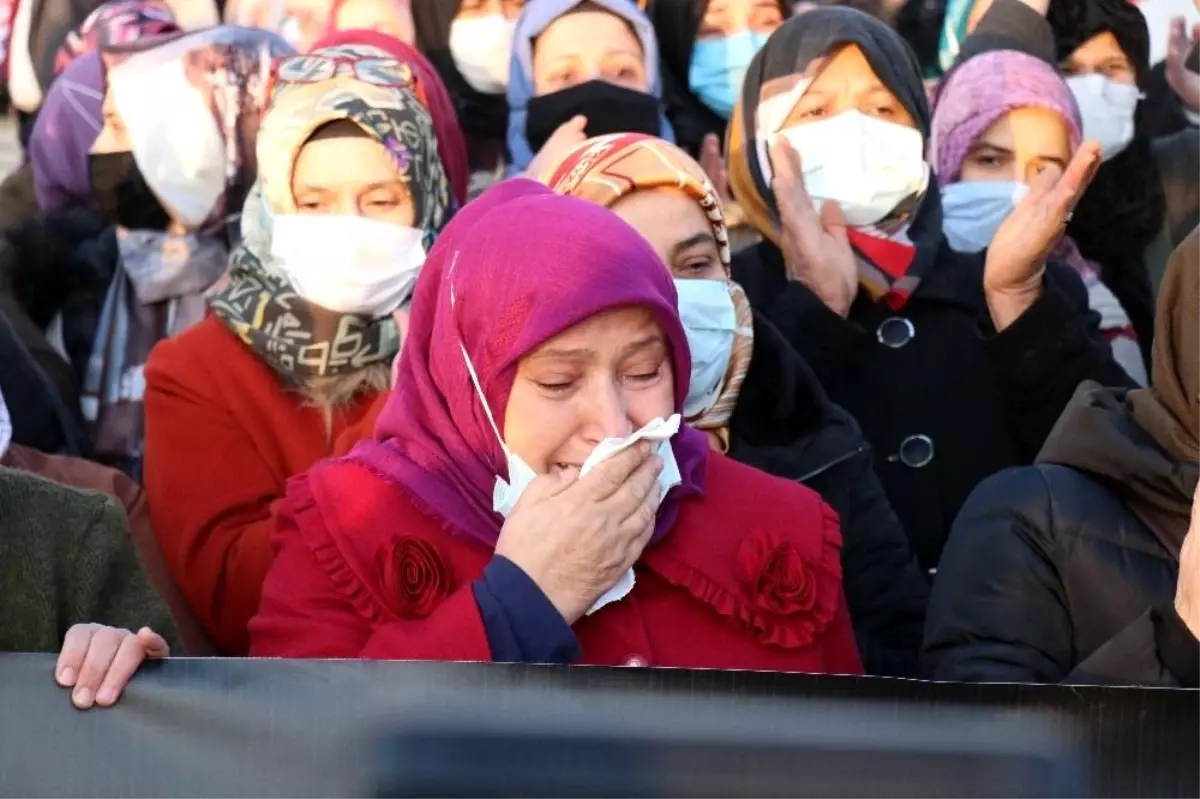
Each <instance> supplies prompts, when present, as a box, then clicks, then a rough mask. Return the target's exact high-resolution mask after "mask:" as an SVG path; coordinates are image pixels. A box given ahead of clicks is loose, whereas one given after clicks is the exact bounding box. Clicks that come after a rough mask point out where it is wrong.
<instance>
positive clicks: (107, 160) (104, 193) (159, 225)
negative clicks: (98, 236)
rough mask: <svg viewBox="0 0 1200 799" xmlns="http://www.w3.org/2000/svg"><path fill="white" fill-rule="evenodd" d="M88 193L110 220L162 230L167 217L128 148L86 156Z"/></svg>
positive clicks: (133, 226)
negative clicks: (120, 151) (126, 150)
mask: <svg viewBox="0 0 1200 799" xmlns="http://www.w3.org/2000/svg"><path fill="white" fill-rule="evenodd" d="M88 175H89V177H90V178H91V181H92V196H93V197H95V199H96V203H97V205H99V206H100V213H102V214H104V218H105V219H107V220H109V221H110V222H116V223H117V224H118V225H120V226H121V227H124V228H129V229H130V230H166V229H167V225H168V224H169V223H170V221H171V218H170V216H169V215H168V214H167V211H166V209H165V208H163V207H162V203H160V202H159V201H158V198H157V197H155V196H154V192H152V191H150V187H149V186H147V185H146V180H145V179H144V178H143V177H142V173H141V171H140V170H138V168H137V163H136V162H135V161H134V160H133V153H132V152H125V153H96V154H93V155H89V156H88Z"/></svg>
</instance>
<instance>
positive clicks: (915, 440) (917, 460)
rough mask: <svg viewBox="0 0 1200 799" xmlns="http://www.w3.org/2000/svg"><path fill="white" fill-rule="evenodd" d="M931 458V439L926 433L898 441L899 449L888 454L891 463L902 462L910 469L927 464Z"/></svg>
mask: <svg viewBox="0 0 1200 799" xmlns="http://www.w3.org/2000/svg"><path fill="white" fill-rule="evenodd" d="M932 460H933V439H932V438H930V437H929V436H927V435H924V434H921V435H915V436H909V437H908V438H906V439H904V440H903V441H901V442H900V451H899V452H897V453H896V454H895V455H889V456H888V461H889V462H891V463H903V464H904V465H905V466H907V467H909V468H910V469H920V468H923V467H925V466H928V465H929V464H930V462H931V461H932Z"/></svg>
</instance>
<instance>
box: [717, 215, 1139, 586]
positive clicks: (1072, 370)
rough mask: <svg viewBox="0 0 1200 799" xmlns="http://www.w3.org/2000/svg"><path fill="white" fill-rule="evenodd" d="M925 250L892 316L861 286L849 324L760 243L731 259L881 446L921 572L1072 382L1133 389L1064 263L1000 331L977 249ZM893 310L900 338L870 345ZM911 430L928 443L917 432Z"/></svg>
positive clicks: (1038, 439) (1038, 440)
mask: <svg viewBox="0 0 1200 799" xmlns="http://www.w3.org/2000/svg"><path fill="white" fill-rule="evenodd" d="M932 246H934V247H937V249H936V252H934V253H930V254H929V255H928V256H926V257H931V258H933V259H934V262H933V264H932V267H931V269H930V270H929V271H928V273H927V274H926V275H925V278H924V279H923V280H922V281H921V283H920V285H919V286H918V287H917V290H916V292H915V293H914V294H913V296H912V297H911V298H910V299H909V301H908V303H907V304H906V305H905V306H904V308H903V309H902V310H901V311H900V312H898V313H893V312H892V311H891V310H890V309H889V308H888V307H887V306H885V305H881V304H877V303H875V302H872V301H871V300H870V299H869V298H868V297H866V296H864V294H863V293H861V292H860V294H859V296H858V298H857V299H856V301H855V302H854V305H853V306H852V307H851V309H850V314H849V317H848V318H847V319H843V318H842V317H840V316H838V315H837V314H836V313H834V312H833V311H831V310H829V308H828V307H826V306H825V304H824V303H823V302H822V301H821V300H820V299H818V298H817V296H816V295H815V294H813V293H812V292H811V291H809V290H808V289H807V288H806V287H805V286H804V285H803V284H801V283H799V282H795V281H791V280H789V279H788V277H787V274H786V270H785V267H784V263H783V257H782V255H781V253H780V251H779V249H778V248H777V247H775V246H774V245H773V244H771V243H769V242H763V243H762V244H759V245H758V246H756V247H753V248H748V249H746V250H743V251H741V252H739V253H738V254H737V255H736V256H735V257H734V265H733V276H734V279H735V280H737V281H738V282H739V283H740V284H741V285H742V286H743V287H744V288H745V290H746V293H747V294H748V295H749V297H750V302H751V304H752V305H753V306H754V308H755V309H756V310H758V311H759V312H761V313H763V314H764V315H765V316H766V317H767V318H768V319H769V320H770V321H771V322H772V323H773V324H774V325H775V326H776V327H777V328H778V329H779V330H780V332H781V333H782V334H783V335H784V337H785V338H786V339H787V340H788V341H789V342H790V343H791V344H792V345H793V346H794V347H795V348H796V349H797V350H798V351H799V353H800V355H801V356H802V357H803V358H804V360H805V361H807V362H808V364H809V365H810V366H811V367H812V369H813V371H814V372H815V373H816V376H817V378H818V379H819V380H820V382H821V385H822V386H824V388H825V390H826V391H827V392H829V396H830V398H831V399H832V400H833V401H834V402H835V403H837V404H838V405H840V406H841V407H843V408H845V409H846V410H847V411H849V412H850V414H851V415H852V416H853V417H854V418H855V419H856V420H857V421H858V423H859V424H860V425H861V426H862V430H863V433H864V434H865V436H866V440H867V441H868V442H869V443H870V444H871V446H872V447H873V448H874V450H875V452H876V453H878V457H877V458H876V462H875V472H876V474H878V475H879V478H880V480H881V481H882V483H883V487H884V489H885V490H886V491H887V496H888V498H889V499H890V501H891V505H892V507H893V508H894V509H895V510H896V512H897V513H898V514H899V516H900V520H901V522H902V523H903V525H904V529H905V531H906V532H907V533H908V536H909V539H910V541H911V542H912V546H913V550H914V551H915V552H916V553H917V556H918V557H919V558H920V560H921V564H922V565H923V566H924V567H925V568H927V569H932V568H935V567H936V566H937V563H938V558H939V557H940V555H941V551H942V546H943V544H944V543H945V540H946V536H947V535H948V534H949V531H950V525H951V523H952V522H953V520H954V517H955V516H956V515H957V513H958V510H959V508H960V507H962V504H963V502H964V501H965V500H966V498H967V496H968V495H969V494H970V493H971V491H972V489H974V488H975V486H977V485H978V484H979V483H980V482H981V481H982V480H983V479H984V478H986V477H988V476H989V475H992V474H995V473H996V472H998V471H1000V470H1002V469H1004V468H1006V467H1009V466H1014V465H1021V464H1028V463H1031V462H1032V461H1033V458H1034V456H1035V455H1036V454H1037V452H1038V450H1039V449H1040V448H1041V445H1042V442H1043V441H1044V440H1045V438H1046V435H1047V434H1048V433H1049V432H1050V429H1051V428H1052V427H1053V425H1054V422H1055V420H1056V419H1057V418H1058V416H1059V414H1060V413H1061V412H1062V409H1063V407H1064V406H1065V405H1066V404H1067V402H1068V400H1070V398H1071V395H1072V393H1073V392H1074V391H1075V388H1076V386H1078V385H1079V383H1080V382H1082V381H1083V380H1085V379H1092V380H1096V381H1097V382H1099V383H1101V384H1103V385H1125V386H1128V385H1132V381H1131V380H1130V379H1129V377H1128V376H1127V375H1126V374H1125V372H1124V370H1122V369H1121V367H1120V366H1118V365H1117V363H1116V362H1115V361H1114V360H1113V358H1112V350H1111V348H1110V347H1109V346H1108V344H1107V343H1106V342H1105V341H1104V339H1103V338H1101V336H1100V333H1099V317H1098V316H1097V315H1096V314H1094V313H1092V312H1090V311H1089V310H1088V301H1087V293H1086V290H1085V289H1084V287H1083V283H1082V282H1081V281H1080V279H1079V277H1078V276H1077V275H1076V274H1075V273H1074V272H1073V271H1071V270H1070V269H1067V268H1065V267H1061V266H1056V265H1051V266H1050V267H1049V268H1048V269H1047V273H1046V288H1045V292H1044V293H1043V295H1042V297H1041V298H1040V299H1039V300H1038V301H1037V302H1036V303H1034V305H1033V307H1031V308H1030V309H1029V310H1028V311H1026V312H1025V314H1024V315H1022V316H1021V318H1020V319H1018V320H1017V321H1016V322H1014V323H1013V324H1012V325H1011V326H1009V327H1008V329H1006V330H1005V331H1004V332H1002V333H999V334H997V333H996V332H995V330H994V328H993V327H992V324H991V320H990V318H989V316H988V312H987V307H986V303H985V302H984V297H983V256H982V255H963V254H961V253H957V252H954V251H953V250H951V249H950V248H949V247H948V246H947V245H946V244H945V242H944V239H941V237H938V238H937V239H936V240H935V241H934V242H933V243H932ZM918 257H921V256H918ZM893 318H898V319H900V320H906V321H891V322H888V325H889V326H890V327H888V328H885V330H887V332H889V333H890V334H892V335H895V334H897V333H899V332H903V331H904V329H905V327H906V325H907V324H911V325H912V331H913V335H912V336H911V338H910V340H909V341H908V342H907V343H905V344H904V345H903V346H899V347H891V346H887V345H885V344H884V343H882V342H881V341H880V335H879V331H880V327H881V325H882V324H883V323H884V322H885V321H887V320H890V319H893ZM920 436H924V437H926V438H927V441H926V439H921V438H913V437H920ZM906 441H907V442H908V443H907V444H906V445H905V446H904V447H903V451H902V444H904V443H905V442H906ZM930 442H931V443H930ZM929 454H932V459H930V460H928V462H927V463H926V465H924V466H920V465H916V464H918V463H919V462H920V461H922V460H924V457H923V456H926V455H929ZM902 455H903V456H904V457H903V459H902V458H901V456H902ZM906 463H908V464H914V465H906Z"/></svg>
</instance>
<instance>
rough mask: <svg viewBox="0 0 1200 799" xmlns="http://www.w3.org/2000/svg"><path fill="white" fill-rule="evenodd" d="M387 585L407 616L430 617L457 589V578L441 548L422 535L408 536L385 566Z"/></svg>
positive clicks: (395, 605) (411, 617)
mask: <svg viewBox="0 0 1200 799" xmlns="http://www.w3.org/2000/svg"><path fill="white" fill-rule="evenodd" d="M384 587H385V588H386V589H387V591H388V593H389V595H390V596H391V597H392V600H393V602H394V603H395V604H394V607H395V608H396V612H397V614H398V615H400V616H401V617H403V618H410V619H420V618H424V617H426V616H428V615H429V614H430V613H432V612H433V611H434V609H435V608H437V606H438V605H439V604H441V602H442V601H443V600H445V599H446V597H448V596H450V594H451V593H452V592H453V590H454V579H453V576H452V575H451V574H450V569H449V567H447V566H446V562H445V561H444V560H443V559H442V556H441V553H440V552H438V550H437V547H435V546H434V545H433V544H431V543H429V542H428V541H425V540H424V539H421V538H414V537H411V536H409V537H405V538H401V539H400V540H399V541H397V542H396V545H395V546H394V547H392V557H391V563H390V564H388V568H386V569H384Z"/></svg>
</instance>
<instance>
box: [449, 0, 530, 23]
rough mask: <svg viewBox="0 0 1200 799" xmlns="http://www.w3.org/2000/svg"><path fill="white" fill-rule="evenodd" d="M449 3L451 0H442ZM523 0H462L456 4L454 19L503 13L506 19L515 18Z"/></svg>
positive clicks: (519, 13) (519, 11)
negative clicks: (456, 10)
mask: <svg viewBox="0 0 1200 799" xmlns="http://www.w3.org/2000/svg"><path fill="white" fill-rule="evenodd" d="M443 2H446V3H449V2H453V0H443ZM524 5H525V0H462V3H460V4H459V6H458V13H457V14H455V15H454V18H455V19H479V18H480V17H494V16H497V15H500V14H503V15H504V16H505V17H507V18H508V19H516V18H517V17H518V16H520V15H521V7H522V6H524Z"/></svg>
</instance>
